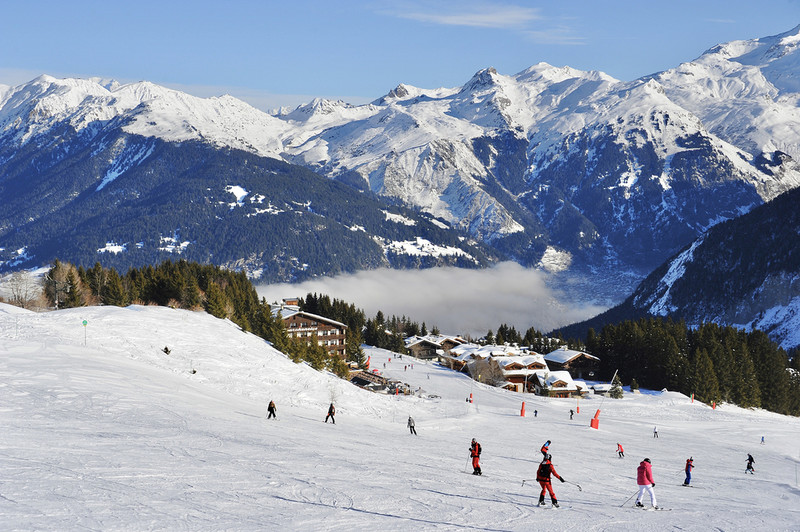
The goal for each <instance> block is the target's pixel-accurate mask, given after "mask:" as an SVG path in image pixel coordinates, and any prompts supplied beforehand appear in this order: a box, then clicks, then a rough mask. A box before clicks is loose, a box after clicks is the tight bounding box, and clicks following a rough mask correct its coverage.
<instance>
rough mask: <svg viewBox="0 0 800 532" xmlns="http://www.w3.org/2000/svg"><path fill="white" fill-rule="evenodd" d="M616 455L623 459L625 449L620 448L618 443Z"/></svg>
mask: <svg viewBox="0 0 800 532" xmlns="http://www.w3.org/2000/svg"><path fill="white" fill-rule="evenodd" d="M617 454H618V455H619V457H620V458H625V449H623V448H622V445H621V444H620V443H619V442H618V443H617Z"/></svg>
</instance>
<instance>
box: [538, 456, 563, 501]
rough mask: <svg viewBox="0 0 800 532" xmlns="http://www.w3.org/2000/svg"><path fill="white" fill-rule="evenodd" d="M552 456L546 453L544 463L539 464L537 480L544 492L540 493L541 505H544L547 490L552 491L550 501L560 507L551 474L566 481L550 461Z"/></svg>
mask: <svg viewBox="0 0 800 532" xmlns="http://www.w3.org/2000/svg"><path fill="white" fill-rule="evenodd" d="M551 458H552V457H551V456H550V455H549V454H546V455H544V460H542V463H541V464H539V469H538V470H537V471H536V481H537V482H538V483H539V485H540V486H541V487H542V492H541V493H540V494H539V506H544V505H545V504H544V495H545V492H550V502H552V503H553V507H554V508H558V500H557V499H556V494H555V493H553V483H552V482H551V480H550V475H551V474H552V475H553V476H555V477H556V478H557V479H558V480H560V481H561V482H564V479H563V478H561V475H559V474H558V473H556V469H555V468H554V467H553V463H552V462H551V461H550V460H551Z"/></svg>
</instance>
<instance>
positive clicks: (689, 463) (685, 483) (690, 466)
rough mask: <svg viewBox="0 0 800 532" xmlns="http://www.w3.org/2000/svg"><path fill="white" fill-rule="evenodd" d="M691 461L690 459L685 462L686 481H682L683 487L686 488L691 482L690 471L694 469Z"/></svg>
mask: <svg viewBox="0 0 800 532" xmlns="http://www.w3.org/2000/svg"><path fill="white" fill-rule="evenodd" d="M693 461H694V460H693V459H692V458H691V457H689V459H688V460H686V480H684V481H683V485H684V486H688V485H689V482H691V481H692V469H694V464H693V463H692V462H693Z"/></svg>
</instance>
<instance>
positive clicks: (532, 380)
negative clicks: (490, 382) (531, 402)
mask: <svg viewBox="0 0 800 532" xmlns="http://www.w3.org/2000/svg"><path fill="white" fill-rule="evenodd" d="M489 367H490V368H491V372H492V373H493V374H495V375H497V374H500V375H502V378H503V381H504V383H503V388H506V389H508V390H511V391H515V392H525V393H530V392H533V391H534V390H535V384H536V376H537V374H540V373H541V374H544V373H547V371H548V368H547V364H546V363H545V361H544V357H542V355H539V354H531V355H522V356H497V357H495V356H493V357H491V358H490V359H489Z"/></svg>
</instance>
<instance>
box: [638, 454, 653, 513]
mask: <svg viewBox="0 0 800 532" xmlns="http://www.w3.org/2000/svg"><path fill="white" fill-rule="evenodd" d="M636 483H637V484H638V485H639V496H638V497H636V506H638V507H640V508H644V505H643V504H642V497H643V496H644V492H647V493H648V494H649V495H650V503H651V504H652V505H653V508H658V506H657V505H656V492H655V491H653V488H654V487H655V485H656V483H655V482H654V481H653V469H652V467H651V465H650V459H649V458H645V459H644V460H642V461H641V462H640V463H639V467H638V468H636Z"/></svg>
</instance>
